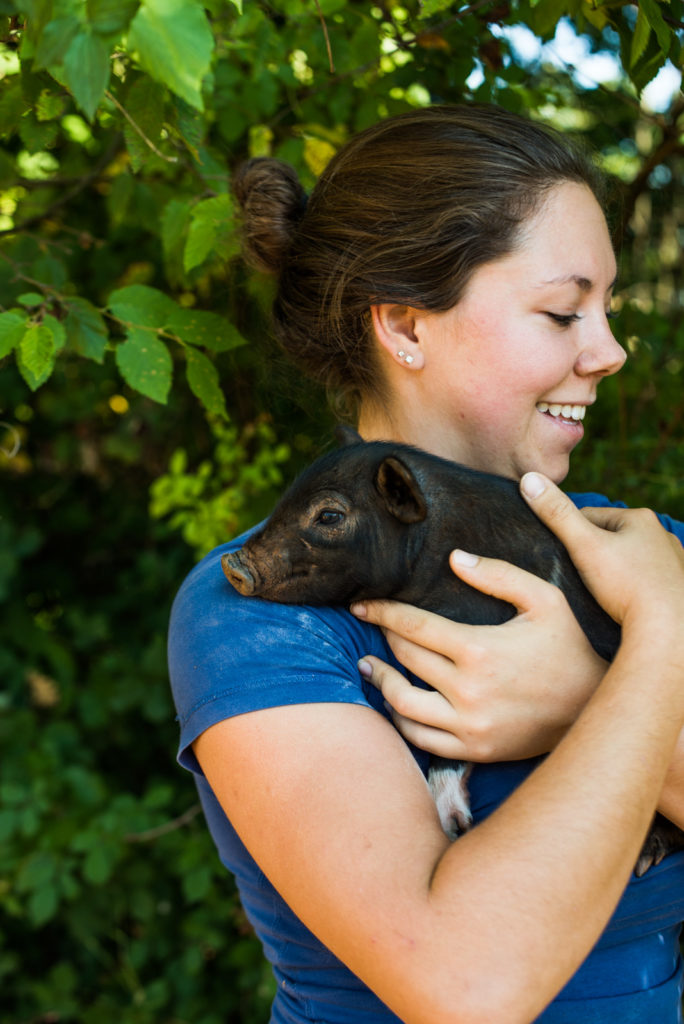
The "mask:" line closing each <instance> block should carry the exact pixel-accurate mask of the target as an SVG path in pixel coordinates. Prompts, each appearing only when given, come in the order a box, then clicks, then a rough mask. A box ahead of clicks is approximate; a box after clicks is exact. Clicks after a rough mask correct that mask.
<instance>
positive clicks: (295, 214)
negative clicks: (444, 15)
mask: <svg viewBox="0 0 684 1024" xmlns="http://www.w3.org/2000/svg"><path fill="white" fill-rule="evenodd" d="M564 181H576V182H580V183H583V184H586V185H587V186H588V187H589V188H591V190H592V191H593V193H594V194H595V195H596V197H597V199H598V200H599V202H603V199H604V195H603V184H602V178H601V176H600V174H599V172H598V170H597V169H596V167H595V166H594V164H593V163H592V161H591V160H590V159H589V158H588V157H587V156H586V155H585V154H584V153H583V152H581V151H580V150H578V148H577V147H576V146H575V145H574V144H572V143H571V142H570V141H569V140H568V139H567V138H566V137H564V136H562V135H560V134H559V133H557V132H555V131H553V130H551V129H549V128H547V127H544V126H542V125H539V124H537V123H535V122H533V121H529V120H526V119H525V118H522V117H519V116H518V115H516V114H512V113H509V112H508V111H506V110H503V109H500V108H498V107H491V106H476V105H468V106H465V105H464V106H438V107H428V108H425V109H420V110H415V111H411V112H409V113H406V114H400V115H399V116H397V117H392V118H388V119H387V120H385V121H381V122H379V123H378V124H376V125H374V126H373V127H371V128H368V129H366V130H365V131H363V132H361V133H360V134H359V135H357V136H356V137H355V138H353V139H352V140H351V141H350V142H349V143H347V145H346V146H344V147H343V148H342V149H341V150H340V151H339V152H338V153H337V154H336V156H335V157H334V158H333V159H332V160H331V162H330V163H329V165H328V167H327V168H326V170H325V171H324V173H323V174H322V175H321V178H320V179H319V181H318V182H317V184H316V187H315V188H314V190H313V192H312V193H311V197H310V199H309V200H308V203H307V201H306V195H305V193H304V190H303V189H302V186H301V185H300V183H299V181H298V179H297V176H296V174H295V172H294V171H293V170H292V168H291V167H288V165H287V164H284V163H281V162H280V161H278V160H272V159H269V158H262V159H255V160H251V161H249V162H248V163H247V164H245V165H243V167H242V168H240V169H239V171H238V173H237V175H236V179H235V182H234V189H235V194H236V196H237V198H238V201H239V203H240V205H241V206H242V210H243V224H244V227H243V237H244V247H245V253H246V255H247V257H248V259H249V260H250V262H251V263H252V264H253V265H255V266H257V267H260V268H261V269H264V270H268V271H270V272H272V273H275V274H277V275H278V277H279V286H278V291H277V295H276V299H275V302H274V306H273V317H274V326H275V332H276V336H277V338H278V340H279V342H280V344H281V345H282V347H283V348H284V349H285V351H286V352H287V353H288V354H289V355H290V356H291V357H292V358H293V359H294V360H295V361H296V362H297V363H298V364H299V365H300V366H301V367H302V368H303V369H304V370H305V371H306V372H307V373H308V374H309V375H310V376H312V377H313V378H314V379H316V380H318V381H321V382H322V383H324V384H325V385H326V386H327V387H328V390H329V392H330V391H332V392H333V393H336V395H337V397H338V398H339V397H340V396H342V398H343V399H344V400H345V402H346V405H347V408H353V407H354V405H355V404H356V403H357V402H358V400H359V398H360V397H361V396H363V395H374V396H375V397H376V398H380V397H382V395H383V389H384V381H383V380H382V378H381V375H380V373H379V370H378V366H377V362H376V359H375V355H374V347H373V345H372V344H371V339H372V328H371V320H370V306H371V305H373V304H375V303H380V302H393V303H394V302H395V303H401V304H406V305H409V306H414V307H417V308H420V309H427V310H429V311H431V312H443V311H445V310H447V309H450V308H451V307H452V306H454V305H455V304H456V303H457V302H458V300H459V298H460V297H461V296H462V294H463V291H464V289H465V286H466V284H467V283H468V280H469V279H470V277H471V275H472V274H473V272H474V271H475V270H476V269H477V268H478V267H479V266H482V265H483V264H485V263H488V262H489V261H491V260H495V259H497V258H500V257H502V256H505V255H507V254H508V253H510V252H512V251H513V249H514V248H515V245H516V243H517V241H518V237H519V228H520V226H521V224H522V222H523V221H524V220H525V219H526V218H527V217H529V216H530V215H531V214H532V213H534V211H535V210H536V208H537V207H538V205H539V203H540V202H541V200H542V199H543V196H544V194H545V193H546V191H547V190H548V189H549V188H550V187H551V186H553V185H554V184H559V183H561V182H564Z"/></svg>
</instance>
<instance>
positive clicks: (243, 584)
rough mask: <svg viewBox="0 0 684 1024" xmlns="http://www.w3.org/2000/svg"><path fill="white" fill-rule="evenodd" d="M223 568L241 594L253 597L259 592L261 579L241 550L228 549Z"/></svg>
mask: <svg viewBox="0 0 684 1024" xmlns="http://www.w3.org/2000/svg"><path fill="white" fill-rule="evenodd" d="M221 568H222V569H223V571H224V573H225V574H226V577H227V579H228V581H229V582H230V583H231V584H232V585H233V586H234V587H235V589H236V590H237V592H238V593H239V594H242V595H243V596H244V597H252V596H253V595H254V594H256V593H257V588H258V585H259V580H258V578H257V576H256V575H255V572H254V569H253V568H251V567H250V566H249V565H248V564H247V562H246V560H245V558H244V557H243V554H242V552H241V551H228V552H227V553H226V554H225V555H223V557H222V558H221Z"/></svg>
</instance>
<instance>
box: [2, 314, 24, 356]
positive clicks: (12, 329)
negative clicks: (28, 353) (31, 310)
mask: <svg viewBox="0 0 684 1024" xmlns="http://www.w3.org/2000/svg"><path fill="white" fill-rule="evenodd" d="M25 331H26V317H25V316H21V315H20V314H19V313H0V359H2V357H3V356H6V355H8V354H9V353H10V352H11V351H12V349H13V348H15V347H16V346H17V345H18V344H19V342H20V341H21V339H22V338H23V336H24V333H25Z"/></svg>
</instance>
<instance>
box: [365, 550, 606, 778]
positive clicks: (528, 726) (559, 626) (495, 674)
mask: <svg viewBox="0 0 684 1024" xmlns="http://www.w3.org/2000/svg"><path fill="white" fill-rule="evenodd" d="M450 561H451V567H452V569H453V571H454V572H455V573H456V575H458V576H460V577H461V578H462V579H463V580H465V582H466V583H469V584H470V585H471V586H474V587H477V588H478V589H480V590H483V591H485V592H486V593H489V594H493V595H494V596H496V597H499V598H501V599H503V600H505V601H509V602H510V603H511V604H513V605H515V607H516V608H517V609H518V615H517V616H516V617H515V618H513V619H511V620H510V621H508V622H506V623H504V624H503V625H500V626H469V625H464V624H462V623H457V622H452V621H451V620H450V619H445V618H442V617H441V616H438V615H434V614H432V613H431V612H426V611H422V610H421V609H419V608H414V607H412V606H409V605H404V604H399V603H397V602H393V601H370V602H367V603H364V605H363V606H359V605H356V606H354V608H353V609H352V610H353V611H354V612H355V614H357V615H361V614H362V615H363V618H364V619H366V620H367V621H369V622H373V623H375V624H376V625H379V626H382V627H383V629H384V630H385V634H386V636H387V640H388V642H389V644H390V647H391V648H392V650H393V652H394V654H395V656H396V657H397V659H398V660H399V661H400V662H401V664H402V665H404V666H405V667H406V668H407V669H408V670H409V671H410V672H413V673H414V674H415V675H416V676H418V677H419V678H420V679H423V680H424V681H425V682H427V683H429V684H430V685H431V686H433V687H434V688H435V689H434V691H427V690H424V689H422V688H420V687H417V686H413V685H412V684H411V683H410V682H409V680H408V679H407V678H406V677H405V676H404V675H402V674H401V673H400V672H398V671H397V670H396V669H394V668H392V667H391V666H389V665H387V664H385V663H384V662H382V661H380V660H379V659H377V658H371V657H367V658H364V659H363V660H362V663H361V666H360V668H361V671H362V672H363V673H364V674H365V675H366V676H367V678H370V680H371V682H372V683H373V684H374V685H375V686H377V687H378V688H379V689H380V690H381V691H382V694H383V696H384V697H385V700H386V701H387V702H388V704H389V705H390V706H391V708H392V717H393V720H394V723H395V725H396V727H397V728H398V729H399V731H400V732H401V734H402V735H403V736H404V738H405V739H407V740H409V741H410V742H411V743H414V744H415V745H416V746H419V747H422V748H423V749H425V750H429V751H430V752H431V753H433V754H438V755H439V756H441V757H449V758H458V759H464V760H469V761H502V760H516V759H520V758H525V757H533V756H535V755H537V754H541V753H545V752H547V751H548V750H550V749H552V748H553V747H554V746H555V745H556V743H557V742H558V741H559V739H560V738H561V736H562V735H563V734H564V733H565V731H566V730H567V728H568V727H569V726H570V725H571V724H572V723H573V722H574V721H575V719H576V717H577V715H578V714H579V712H580V710H581V709H582V708H583V707H584V704H585V703H586V701H587V700H588V699H589V697H590V696H591V694H592V693H593V692H594V690H595V688H596V686H597V685H598V683H599V682H600V680H601V679H602V677H603V674H604V672H605V670H606V667H607V666H606V663H605V662H604V661H603V659H602V658H600V657H599V656H598V655H597V654H596V652H595V651H594V649H593V648H592V647H591V645H590V643H589V641H588V640H587V639H586V637H585V635H584V633H583V631H582V629H581V628H580V626H579V624H578V622H577V620H576V618H575V616H574V615H573V613H572V611H571V610H570V607H569V605H568V603H567V601H566V600H565V597H564V596H563V594H562V593H561V591H560V590H559V589H558V588H557V587H555V586H553V585H552V584H550V583H547V582H545V581H544V580H541V579H539V577H538V576H534V575H532V574H531V573H528V572H525V571H524V570H523V569H519V568H518V567H517V566H514V565H510V564H509V563H507V562H501V561H498V560H494V559H488V558H473V557H472V556H469V555H466V554H465V553H463V552H453V553H452V556H451V560H450ZM363 609H365V613H363ZM368 668H370V671H371V675H370V676H368Z"/></svg>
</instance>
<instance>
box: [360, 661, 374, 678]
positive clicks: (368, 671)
mask: <svg viewBox="0 0 684 1024" xmlns="http://www.w3.org/2000/svg"><path fill="white" fill-rule="evenodd" d="M356 667H357V668H358V670H359V672H360V673H361V675H362V676H363V678H364V679H370V678H371V676H372V675H373V666H372V665H371V663H370V661H366V660H365V658H361V661H358V662H357V663H356Z"/></svg>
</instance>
